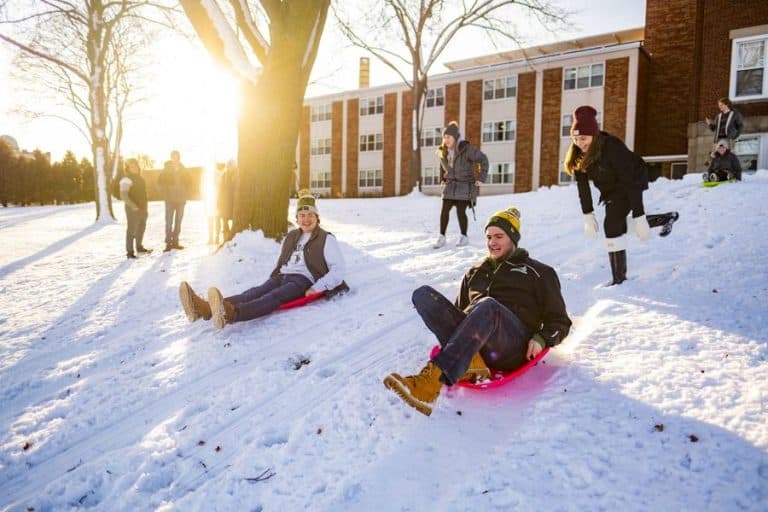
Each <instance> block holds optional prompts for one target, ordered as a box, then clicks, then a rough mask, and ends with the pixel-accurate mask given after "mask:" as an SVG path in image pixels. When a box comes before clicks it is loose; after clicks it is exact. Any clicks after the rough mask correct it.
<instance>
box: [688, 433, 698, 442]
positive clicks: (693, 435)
mask: <svg viewBox="0 0 768 512" xmlns="http://www.w3.org/2000/svg"><path fill="white" fill-rule="evenodd" d="M688 439H690V440H691V442H692V443H697V442H698V441H699V437H698V436H697V435H696V434H691V435H690V436H688Z"/></svg>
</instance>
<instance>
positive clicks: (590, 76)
mask: <svg viewBox="0 0 768 512" xmlns="http://www.w3.org/2000/svg"><path fill="white" fill-rule="evenodd" d="M603 76H604V73H603V65H602V64H591V65H590V64H588V65H586V66H579V67H577V68H565V69H564V71H563V89H564V90H566V91H567V90H570V89H587V88H588V87H601V86H602V85H603Z"/></svg>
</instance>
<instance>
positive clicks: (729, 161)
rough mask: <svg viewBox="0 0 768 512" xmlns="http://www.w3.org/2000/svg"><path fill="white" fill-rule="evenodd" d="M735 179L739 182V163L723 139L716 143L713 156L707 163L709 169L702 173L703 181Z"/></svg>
mask: <svg viewBox="0 0 768 512" xmlns="http://www.w3.org/2000/svg"><path fill="white" fill-rule="evenodd" d="M730 179H735V180H739V181H741V162H739V159H738V158H737V157H736V155H734V154H733V153H731V150H730V149H728V141H727V140H725V139H722V140H720V141H719V142H718V143H717V148H716V149H715V153H714V156H713V157H712V160H711V161H710V162H709V169H707V172H705V173H704V181H726V180H730Z"/></svg>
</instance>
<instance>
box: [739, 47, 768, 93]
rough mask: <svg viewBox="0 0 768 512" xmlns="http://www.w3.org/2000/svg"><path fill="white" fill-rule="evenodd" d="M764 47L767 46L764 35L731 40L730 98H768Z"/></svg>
mask: <svg viewBox="0 0 768 512" xmlns="http://www.w3.org/2000/svg"><path fill="white" fill-rule="evenodd" d="M766 45H768V35H765V34H763V35H760V36H754V37H745V38H741V39H734V40H733V50H732V55H731V98H733V99H752V98H766V97H768V73H766V59H765V54H766Z"/></svg>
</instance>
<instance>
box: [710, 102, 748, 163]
mask: <svg viewBox="0 0 768 512" xmlns="http://www.w3.org/2000/svg"><path fill="white" fill-rule="evenodd" d="M717 109H718V110H719V111H720V112H719V113H718V114H717V115H716V116H715V118H714V119H710V118H708V117H705V118H704V120H705V121H706V123H707V126H709V129H710V130H712V132H713V133H714V135H713V137H714V140H713V141H712V142H713V144H714V145H715V150H717V143H718V141H720V140H722V139H726V140H728V145H729V147H731V148H732V147H733V145H734V143H735V142H736V139H738V138H739V136H740V135H741V131H742V130H743V129H744V119H743V118H742V116H741V113H740V112H739V111H738V110H734V109H733V104H732V103H731V100H730V99H728V98H720V99H719V100H717Z"/></svg>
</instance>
